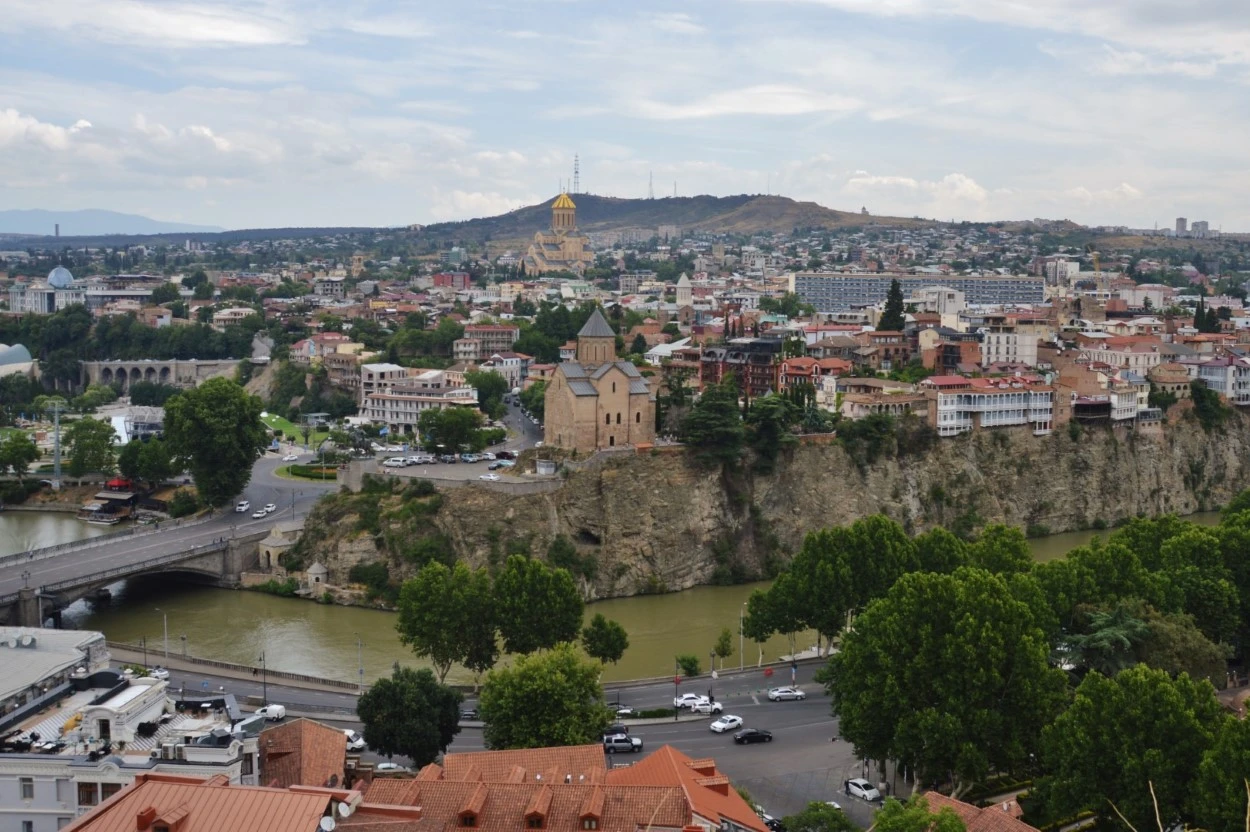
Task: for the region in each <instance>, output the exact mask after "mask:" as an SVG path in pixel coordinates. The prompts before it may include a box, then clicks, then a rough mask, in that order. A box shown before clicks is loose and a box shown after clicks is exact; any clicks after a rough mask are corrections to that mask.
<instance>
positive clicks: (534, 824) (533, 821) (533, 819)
mask: <svg viewBox="0 0 1250 832" xmlns="http://www.w3.org/2000/svg"><path fill="white" fill-rule="evenodd" d="M525 825H526V826H528V827H529V828H530V829H542V828H543V819H542V816H541V815H530V816H529V817H528V818H526V819H525Z"/></svg>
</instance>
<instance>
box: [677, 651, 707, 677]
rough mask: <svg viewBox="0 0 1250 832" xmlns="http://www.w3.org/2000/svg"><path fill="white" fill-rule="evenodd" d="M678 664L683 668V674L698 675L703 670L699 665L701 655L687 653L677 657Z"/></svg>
mask: <svg viewBox="0 0 1250 832" xmlns="http://www.w3.org/2000/svg"><path fill="white" fill-rule="evenodd" d="M677 666H678V667H679V668H681V673H682V675H683V676H698V675H699V673H700V672H702V668H701V667H700V666H699V657H698V656H693V655H691V654H689V653H685V654H683V655H680V656H678V657H677Z"/></svg>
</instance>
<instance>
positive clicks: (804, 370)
mask: <svg viewBox="0 0 1250 832" xmlns="http://www.w3.org/2000/svg"><path fill="white" fill-rule="evenodd" d="M852 366H853V365H852V364H851V362H849V361H843V360H842V359H841V358H811V357H810V356H799V357H796V358H787V359H785V360H784V361H782V362H781V369H780V374H779V385H780V386H779V389H781V390H790V389H792V388H793V387H794V386H795V385H798V384H804V383H806V384H810V385H812V387H819V386H820V380H821V379H822V378H823V377H825V376H835V377H836V376H840V375H843V374H845V373H849V372H850V371H851V369H852Z"/></svg>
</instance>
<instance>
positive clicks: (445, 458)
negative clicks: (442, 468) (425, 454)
mask: <svg viewBox="0 0 1250 832" xmlns="http://www.w3.org/2000/svg"><path fill="white" fill-rule="evenodd" d="M438 461H439V462H443V463H446V464H447V465H455V464H456V455H455V454H443V455H442V456H440V457H439V458H438Z"/></svg>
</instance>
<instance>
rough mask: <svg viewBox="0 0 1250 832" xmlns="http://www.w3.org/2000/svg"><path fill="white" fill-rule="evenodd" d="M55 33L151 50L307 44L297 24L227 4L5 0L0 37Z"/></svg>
mask: <svg viewBox="0 0 1250 832" xmlns="http://www.w3.org/2000/svg"><path fill="white" fill-rule="evenodd" d="M37 29H53V30H59V31H63V32H70V33H73V34H75V35H81V36H84V37H91V38H97V39H103V40H107V41H110V42H114V43H124V44H126V46H127V47H128V48H130V47H133V46H135V45H136V42H139V43H142V44H144V45H145V46H146V47H147V48H152V47H157V48H169V47H180V46H275V45H279V44H296V43H302V42H303V41H304V37H305V36H304V33H303V32H302V31H301V27H299V26H298V25H296V24H295V22H294V21H293V20H290V19H284V18H282V17H279V16H272V15H268V14H264V13H257V12H254V11H251V10H248V9H244V8H239V7H238V6H232V5H228V4H224V3H185V2H150V0H6V3H5V7H4V14H3V15H2V16H0V31H10V32H23V31H30V30H37Z"/></svg>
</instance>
